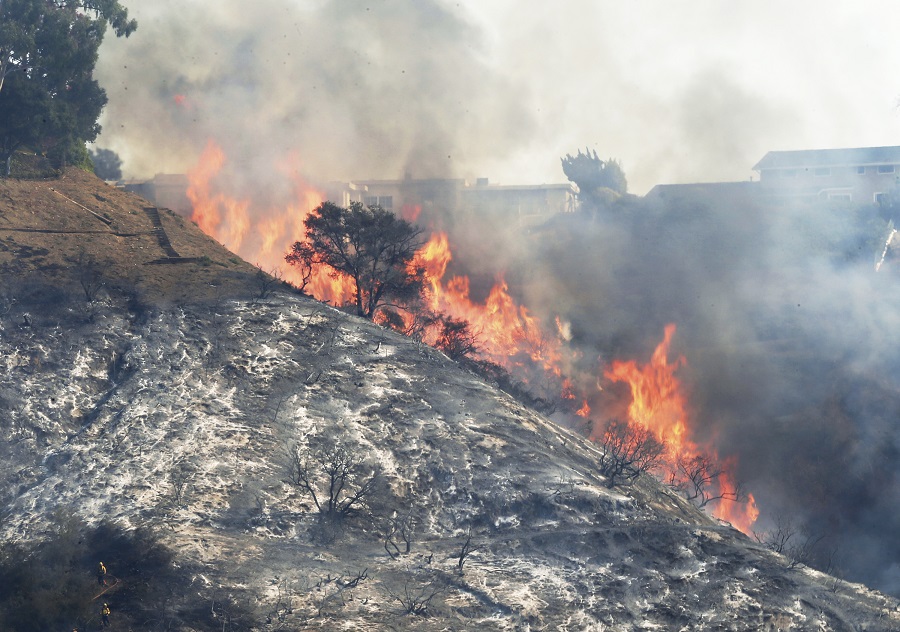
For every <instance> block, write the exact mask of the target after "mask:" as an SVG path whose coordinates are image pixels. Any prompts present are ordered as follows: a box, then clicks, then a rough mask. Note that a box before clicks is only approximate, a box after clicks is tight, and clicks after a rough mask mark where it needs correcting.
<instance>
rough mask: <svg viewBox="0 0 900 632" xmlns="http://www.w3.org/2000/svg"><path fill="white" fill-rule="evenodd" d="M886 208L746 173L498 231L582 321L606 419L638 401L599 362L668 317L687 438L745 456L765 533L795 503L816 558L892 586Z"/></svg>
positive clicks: (519, 278)
mask: <svg viewBox="0 0 900 632" xmlns="http://www.w3.org/2000/svg"><path fill="white" fill-rule="evenodd" d="M886 219H887V218H886V217H885V216H884V214H883V212H882V211H881V210H880V209H879V208H878V207H876V206H862V207H860V206H851V205H849V204H837V203H827V202H822V203H816V204H810V205H794V206H773V205H771V204H767V203H765V202H764V201H762V200H761V199H760V198H759V197H757V196H756V195H755V194H754V193H753V189H752V187H746V188H741V187H734V188H733V189H731V191H730V192H728V193H724V194H723V193H722V192H721V191H720V192H718V193H715V194H711V193H710V192H709V191H708V190H704V189H703V188H696V189H693V190H689V189H687V188H682V189H681V190H680V191H678V192H676V193H674V194H670V195H661V196H655V195H651V196H647V197H646V198H636V197H634V196H625V197H622V198H620V199H618V200H617V201H616V202H613V203H611V204H609V205H608V206H606V207H603V208H593V209H588V208H585V209H582V211H581V212H580V213H577V214H572V215H568V216H558V217H557V218H556V219H555V220H553V221H551V222H550V223H548V224H546V225H544V226H542V227H540V228H538V229H536V230H534V231H532V232H531V233H530V234H529V235H527V236H526V237H524V238H523V239H521V240H520V241H519V240H508V242H507V244H506V246H507V247H506V248H505V249H504V250H503V254H497V251H496V245H497V244H496V243H492V244H491V247H492V248H493V253H494V254H493V255H492V256H493V258H495V259H497V260H498V262H500V263H502V264H504V265H507V266H508V268H509V269H510V270H511V273H510V274H509V275H508V280H510V281H511V282H512V284H513V286H514V289H516V290H517V291H519V292H522V295H523V296H525V297H526V298H525V300H524V301H523V302H524V303H525V304H526V305H528V306H529V307H530V308H531V309H533V310H534V311H535V312H536V313H538V314H539V315H540V316H541V317H542V318H543V319H544V320H545V322H553V319H554V318H555V317H557V316H560V317H561V318H562V319H563V320H564V321H566V322H568V323H571V341H570V343H569V344H570V346H571V347H572V348H573V349H576V350H577V354H576V360H575V366H573V367H572V369H571V370H572V373H573V376H574V377H575V380H576V381H577V382H578V383H579V385H580V390H581V391H583V392H585V393H588V394H589V401H590V403H591V407H592V409H593V411H594V414H593V415H592V416H593V418H594V421H595V422H605V421H607V420H608V418H609V416H612V415H613V414H614V413H617V412H619V411H617V410H615V406H617V405H618V406H621V402H622V401H626V402H627V401H629V399H630V395H629V394H628V392H627V387H625V386H624V385H621V384H612V383H611V382H610V381H609V380H606V379H605V378H603V367H604V366H605V365H607V364H608V363H609V362H610V361H611V360H613V359H617V358H618V359H622V358H635V359H637V360H638V361H639V362H646V361H647V359H648V358H649V356H650V354H651V353H652V352H653V349H654V347H655V346H656V345H657V344H658V343H659V341H660V340H661V339H662V335H663V329H664V327H665V325H666V324H667V323H675V324H676V325H677V328H678V329H677V333H676V335H675V338H674V341H673V348H672V350H671V352H670V359H671V360H674V358H675V356H679V355H683V356H684V357H685V358H686V360H687V364H686V366H685V367H683V368H681V369H679V371H678V375H679V377H680V379H681V380H682V381H683V382H685V383H686V385H687V386H688V389H689V394H688V395H689V403H690V405H691V407H692V410H691V417H692V422H691V423H692V430H693V433H694V436H693V440H694V441H696V442H697V443H699V444H701V445H709V446H712V447H714V448H715V450H716V451H717V452H718V454H719V455H720V456H721V457H735V458H736V463H737V474H738V477H739V478H740V479H741V480H743V481H744V483H745V484H746V485H747V489H749V490H750V491H752V492H753V493H754V495H755V497H756V500H757V502H758V504H759V507H760V509H761V510H762V515H761V517H760V520H759V522H758V523H757V528H758V529H759V531H760V532H761V533H762V532H766V531H769V530H771V529H773V528H774V525H775V523H776V522H778V521H779V520H783V519H784V517H785V516H789V517H790V521H791V524H792V525H793V526H794V528H795V530H796V532H797V534H798V537H800V535H801V534H802V537H805V538H811V539H814V540H815V541H816V543H817V546H816V548H815V551H814V552H813V554H812V555H811V561H812V562H813V563H815V564H817V565H818V566H819V567H827V568H829V569H830V570H831V571H832V572H838V573H843V574H845V575H846V576H847V577H848V578H853V579H855V580H858V581H863V582H865V583H867V584H868V585H871V586H874V587H877V588H880V589H882V590H885V591H888V592H893V593H895V594H896V593H897V591H898V590H900V582H898V576H900V575H898V570H897V569H898V566H897V563H896V560H897V559H898V556H900V549H898V545H897V542H896V538H895V537H893V534H895V533H896V532H897V529H898V527H900V524H898V523H900V517H898V514H897V512H896V503H897V493H898V492H897V490H898V485H897V483H898V474H900V471H898V468H900V459H898V445H900V436H898V431H897V428H896V423H895V421H896V419H897V418H898V414H900V383H898V376H900V361H898V357H897V353H896V349H895V347H894V345H893V344H892V340H894V335H893V332H895V331H896V330H897V327H898V325H900V298H898V295H897V292H896V286H897V271H896V269H895V266H894V267H892V266H891V265H890V264H887V265H886V266H885V267H883V268H882V269H881V271H879V272H875V265H874V264H875V261H876V257H877V256H878V255H880V254H881V252H882V249H883V244H884V238H885V237H886V235H887V222H886ZM467 232H468V235H469V236H472V235H474V233H473V232H472V231H471V230H470V231H467ZM476 244H477V242H472V241H470V242H469V243H468V244H467V246H466V247H467V248H468V249H471V250H477V248H478V247H477V245H476ZM460 263H461V262H457V264H458V265H460ZM462 265H463V266H464V265H465V264H464V263H462ZM604 415H606V417H605V418H604Z"/></svg>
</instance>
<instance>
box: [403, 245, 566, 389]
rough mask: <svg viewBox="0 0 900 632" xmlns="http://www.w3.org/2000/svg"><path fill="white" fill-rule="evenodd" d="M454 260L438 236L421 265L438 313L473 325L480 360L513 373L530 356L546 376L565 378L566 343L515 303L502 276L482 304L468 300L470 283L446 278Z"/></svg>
mask: <svg viewBox="0 0 900 632" xmlns="http://www.w3.org/2000/svg"><path fill="white" fill-rule="evenodd" d="M452 259H453V255H452V253H451V251H450V242H449V240H448V239H447V235H446V233H434V234H432V236H431V239H430V240H429V241H428V243H426V244H425V245H424V246H423V247H422V248H421V249H420V250H419V252H418V253H417V257H416V262H417V264H418V265H420V266H422V267H423V268H424V269H425V277H426V281H427V283H426V286H427V287H426V294H427V300H428V304H429V307H430V308H431V309H432V310H433V311H435V312H438V313H442V314H445V315H447V316H450V317H453V318H456V319H461V320H465V321H468V323H469V325H470V327H471V328H472V331H473V332H475V333H476V334H477V335H478V339H479V343H480V352H481V355H483V356H484V357H486V358H488V359H489V360H491V361H493V362H496V363H498V364H500V365H501V366H505V367H507V368H509V367H510V366H511V364H512V363H513V361H512V360H511V359H512V358H514V357H515V356H518V355H520V354H525V355H526V356H527V357H529V358H530V359H531V360H532V361H533V362H535V363H536V364H538V365H539V366H542V367H543V368H544V369H545V370H546V371H548V372H550V373H552V374H553V375H555V376H557V377H559V376H561V368H560V366H561V360H562V353H561V349H560V347H561V344H560V342H559V340H558V339H555V338H548V337H546V336H545V335H544V332H543V328H542V326H541V322H540V320H539V319H538V318H536V317H534V316H532V315H531V314H530V313H529V311H528V309H527V308H526V307H525V306H523V305H519V304H518V303H516V301H515V300H514V299H513V298H512V296H511V295H510V294H509V286H508V285H507V283H506V281H505V280H504V279H503V276H502V275H501V276H499V277H498V279H497V282H496V284H495V285H494V287H493V288H492V289H491V291H490V293H489V294H488V297H487V299H486V300H485V302H484V303H483V304H481V303H478V302H476V301H474V300H473V299H472V298H471V296H470V295H469V278H468V277H466V276H454V277H452V278H451V279H450V280H449V281H447V282H446V283H445V282H444V276H445V274H446V272H447V266H448V265H449V263H450V261H451V260H452Z"/></svg>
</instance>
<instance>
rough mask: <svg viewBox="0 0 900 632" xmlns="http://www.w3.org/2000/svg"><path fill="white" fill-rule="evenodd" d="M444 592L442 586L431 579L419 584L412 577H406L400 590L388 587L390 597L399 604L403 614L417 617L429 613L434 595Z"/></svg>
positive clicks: (425, 615)
mask: <svg viewBox="0 0 900 632" xmlns="http://www.w3.org/2000/svg"><path fill="white" fill-rule="evenodd" d="M442 592H444V588H443V587H442V586H440V585H438V584H437V582H436V581H435V580H431V581H429V582H427V583H425V584H419V583H418V581H417V580H415V578H413V577H407V578H406V581H405V582H404V583H403V588H402V590H392V589H390V588H389V589H388V594H389V595H390V596H391V599H393V600H394V601H396V602H397V603H399V604H400V607H401V608H402V610H403V613H404V614H411V615H415V616H418V617H427V616H429V615H430V613H429V610H428V609H429V607H430V606H431V602H432V601H433V600H434V598H435V597H437V596H438V595H440V594H441V593H442Z"/></svg>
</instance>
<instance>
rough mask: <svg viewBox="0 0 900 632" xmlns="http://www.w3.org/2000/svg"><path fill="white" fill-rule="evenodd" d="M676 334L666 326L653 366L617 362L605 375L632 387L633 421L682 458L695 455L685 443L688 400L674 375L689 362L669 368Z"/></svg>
mask: <svg viewBox="0 0 900 632" xmlns="http://www.w3.org/2000/svg"><path fill="white" fill-rule="evenodd" d="M674 334H675V325H672V324H670V325H666V329H665V337H664V338H663V341H662V342H661V343H659V345H657V347H656V349H655V350H654V351H653V356H652V357H651V358H650V364H648V365H645V366H643V367H638V365H637V362H635V361H634V360H629V361H627V362H621V361H618V360H616V361H614V362H613V363H612V365H611V366H610V368H609V369H607V370H606V371H605V372H604V375H605V376H606V377H607V378H608V379H610V380H612V381H613V382H626V383H627V384H628V385H629V386H630V387H631V405H630V406H629V407H628V416H629V418H630V419H631V421H633V422H636V423H638V424H640V425H641V426H643V427H645V428H647V429H649V430H651V431H652V432H653V434H655V435H656V438H657V439H659V440H660V441H661V442H662V443H664V444H665V445H666V446H667V448H668V450H669V452H671V453H673V454H683V453H684V452H685V451H690V452H693V449H692V447H693V446H689V445H686V443H685V441H686V438H687V437H686V435H687V411H686V410H685V406H686V400H685V397H684V395H683V393H682V389H681V382H680V380H679V379H678V378H677V377H675V371H676V370H678V368H679V367H681V366H683V365H684V364H686V363H687V361H686V360H685V358H684V357H683V356H680V357H679V358H678V359H677V360H675V362H674V363H672V364H669V361H668V355H669V347H670V345H671V344H672V336H673V335H674Z"/></svg>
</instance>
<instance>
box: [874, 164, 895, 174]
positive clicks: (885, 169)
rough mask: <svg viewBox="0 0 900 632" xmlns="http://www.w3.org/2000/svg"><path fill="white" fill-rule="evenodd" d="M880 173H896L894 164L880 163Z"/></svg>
mask: <svg viewBox="0 0 900 632" xmlns="http://www.w3.org/2000/svg"><path fill="white" fill-rule="evenodd" d="M878 173H894V165H878Z"/></svg>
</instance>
